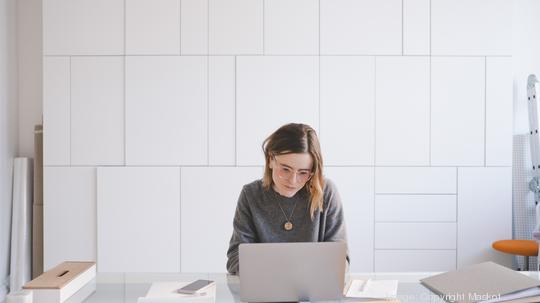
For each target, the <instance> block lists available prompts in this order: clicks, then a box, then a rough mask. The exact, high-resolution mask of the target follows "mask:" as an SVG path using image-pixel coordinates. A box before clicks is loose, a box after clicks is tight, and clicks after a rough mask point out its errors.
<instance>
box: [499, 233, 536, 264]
mask: <svg viewBox="0 0 540 303" xmlns="http://www.w3.org/2000/svg"><path fill="white" fill-rule="evenodd" d="M491 246H492V247H493V248H494V249H495V250H498V251H500V252H504V253H507V254H513V255H518V256H524V257H525V270H529V257H536V256H538V242H536V241H534V240H499V241H496V242H493V244H492V245H491Z"/></svg>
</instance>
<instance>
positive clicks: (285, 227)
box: [278, 201, 298, 231]
mask: <svg viewBox="0 0 540 303" xmlns="http://www.w3.org/2000/svg"><path fill="white" fill-rule="evenodd" d="M297 203H298V201H296V202H295V203H294V206H293V209H292V211H291V215H290V216H289V217H287V214H285V211H284V210H283V207H281V203H279V201H278V206H279V209H281V212H282V213H283V216H285V220H287V221H286V222H285V224H283V228H284V229H285V230H286V231H290V230H292V229H293V224H292V222H291V218H292V216H293V214H294V210H295V209H296V204H297Z"/></svg>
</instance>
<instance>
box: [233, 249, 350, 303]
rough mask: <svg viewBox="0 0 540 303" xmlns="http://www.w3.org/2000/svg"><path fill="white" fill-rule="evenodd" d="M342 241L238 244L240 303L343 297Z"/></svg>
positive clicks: (344, 250)
mask: <svg viewBox="0 0 540 303" xmlns="http://www.w3.org/2000/svg"><path fill="white" fill-rule="evenodd" d="M346 251H347V248H346V244H345V243H343V242H296V243H253V244H240V247H239V258H240V268H239V271H240V272H239V275H240V299H241V300H242V301H244V302H269V301H273V302H286V301H323V300H340V299H342V298H343V286H344V280H345V262H346V260H345V258H346Z"/></svg>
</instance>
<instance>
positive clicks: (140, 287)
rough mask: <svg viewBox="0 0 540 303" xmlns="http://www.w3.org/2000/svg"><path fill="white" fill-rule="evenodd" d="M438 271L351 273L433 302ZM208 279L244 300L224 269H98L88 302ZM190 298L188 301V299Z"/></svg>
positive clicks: (229, 296)
mask: <svg viewBox="0 0 540 303" xmlns="http://www.w3.org/2000/svg"><path fill="white" fill-rule="evenodd" d="M434 274H437V273H364V274H362V273H359V274H352V273H351V274H350V278H351V279H367V278H371V279H375V280H398V281H399V286H398V299H399V300H400V302H402V303H405V302H410V303H412V302H415V303H422V302H430V303H438V302H441V303H444V302H445V301H444V300H442V299H440V298H439V297H438V296H436V295H435V294H433V293H432V292H430V291H429V290H428V289H427V288H425V287H424V286H422V285H421V284H420V282H419V280H420V279H422V278H425V277H428V276H431V275H434ZM523 274H526V275H528V276H530V277H533V278H536V279H540V276H539V273H538V272H523ZM196 279H207V280H213V281H215V282H216V299H215V302H216V303H221V302H223V303H232V302H241V301H240V293H239V291H240V280H239V278H238V277H237V276H231V275H227V274H224V273H217V274H215V273H200V274H177V273H170V274H168V273H155V274H154V273H98V274H97V277H96V281H97V284H96V291H95V292H94V293H93V294H92V295H90V296H89V297H88V298H87V299H86V300H85V301H84V302H87V303H112V302H123V303H136V302H137V299H138V298H139V297H144V296H145V295H146V293H147V291H148V290H149V289H150V286H151V285H152V282H160V281H186V282H187V281H193V280H196ZM186 302H187V301H186ZM341 302H358V300H354V299H344V300H342V301H341Z"/></svg>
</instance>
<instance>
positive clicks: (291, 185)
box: [270, 153, 313, 198]
mask: <svg viewBox="0 0 540 303" xmlns="http://www.w3.org/2000/svg"><path fill="white" fill-rule="evenodd" d="M270 169H272V180H273V181H274V185H273V187H274V190H275V191H277V192H278V193H279V194H280V195H282V196H285V197H289V198H290V197H292V196H294V195H295V194H296V193H297V192H298V191H299V190H300V189H302V187H304V185H305V184H306V182H307V181H309V179H310V178H311V176H312V171H313V159H312V158H311V155H310V154H308V153H297V154H285V155H278V156H274V157H273V158H272V159H270Z"/></svg>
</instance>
